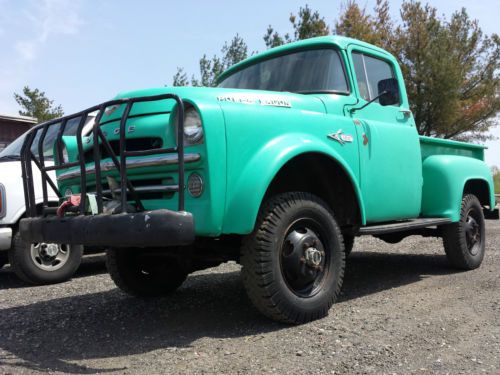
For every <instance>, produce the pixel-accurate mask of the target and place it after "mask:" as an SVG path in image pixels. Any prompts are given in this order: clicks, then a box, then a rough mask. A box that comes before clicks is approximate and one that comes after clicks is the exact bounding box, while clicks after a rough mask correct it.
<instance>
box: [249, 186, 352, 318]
mask: <svg viewBox="0 0 500 375" xmlns="http://www.w3.org/2000/svg"><path fill="white" fill-rule="evenodd" d="M241 264H242V266H243V268H242V278H243V283H244V285H245V288H246V291H247V293H248V296H249V297H250V300H251V301H252V302H253V304H254V305H255V307H256V308H257V309H258V310H259V311H260V312H261V313H263V314H264V315H266V316H267V317H269V318H271V319H273V320H276V321H279V322H284V323H293V324H301V323H306V322H309V321H311V320H314V319H318V318H322V317H324V316H326V315H327V314H328V310H329V309H330V307H331V306H332V304H333V303H334V302H335V300H336V299H337V296H338V294H339V292H340V288H341V286H342V280H343V276H344V267H345V253H344V244H343V238H342V233H341V232H340V228H339V226H338V225H337V223H336V221H335V219H334V217H333V213H332V212H331V211H330V209H329V208H328V206H327V205H326V204H325V203H324V202H323V201H322V200H321V199H320V198H318V197H316V196H314V195H312V194H309V193H302V192H293V193H284V194H279V195H276V196H274V197H272V198H270V199H269V200H267V202H265V203H264V205H263V207H262V209H261V212H260V214H259V217H258V219H257V225H256V229H255V230H254V232H253V233H252V234H250V235H248V236H247V237H246V238H245V239H244V242H243V247H242V254H241Z"/></svg>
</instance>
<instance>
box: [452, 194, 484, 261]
mask: <svg viewBox="0 0 500 375" xmlns="http://www.w3.org/2000/svg"><path fill="white" fill-rule="evenodd" d="M485 234H486V233H485V223H484V214H483V209H482V207H481V203H480V202H479V200H478V199H477V197H476V196H475V195H472V194H468V195H465V196H464V198H463V200H462V207H461V210H460V221H458V222H457V223H453V224H449V225H446V226H445V227H444V228H443V242H444V249H445V251H446V256H447V257H448V260H449V262H450V263H451V264H452V265H453V266H454V267H457V268H460V269H464V270H472V269H475V268H478V267H479V266H480V265H481V262H482V261H483V258H484V252H485Z"/></svg>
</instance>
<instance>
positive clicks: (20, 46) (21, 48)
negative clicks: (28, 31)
mask: <svg viewBox="0 0 500 375" xmlns="http://www.w3.org/2000/svg"><path fill="white" fill-rule="evenodd" d="M16 50H17V52H18V53H19V54H20V55H21V57H22V58H23V59H24V60H28V61H29V60H33V59H34V58H35V44H34V43H32V42H17V43H16Z"/></svg>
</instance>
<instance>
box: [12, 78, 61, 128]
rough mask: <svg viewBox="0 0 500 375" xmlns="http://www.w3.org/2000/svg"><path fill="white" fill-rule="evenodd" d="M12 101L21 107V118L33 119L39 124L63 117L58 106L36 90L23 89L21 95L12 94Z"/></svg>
mask: <svg viewBox="0 0 500 375" xmlns="http://www.w3.org/2000/svg"><path fill="white" fill-rule="evenodd" d="M14 99H15V100H16V102H17V104H19V106H20V107H21V110H20V111H19V114H20V115H21V116H29V117H35V118H36V119H37V120H38V122H39V123H41V122H45V121H49V120H52V119H54V118H57V117H61V116H63V115H64V111H63V109H62V107H61V106H60V105H54V101H53V100H50V99H48V98H47V97H46V96H45V92H43V91H40V90H38V89H34V90H32V89H30V88H29V87H28V86H25V87H24V88H23V93H22V94H17V93H14Z"/></svg>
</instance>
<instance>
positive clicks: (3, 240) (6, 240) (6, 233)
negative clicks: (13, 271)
mask: <svg viewBox="0 0 500 375" xmlns="http://www.w3.org/2000/svg"><path fill="white" fill-rule="evenodd" d="M11 245H12V228H0V250H9V249H10V247H11Z"/></svg>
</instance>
